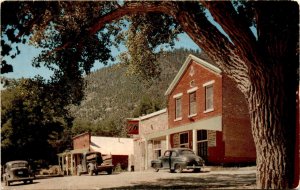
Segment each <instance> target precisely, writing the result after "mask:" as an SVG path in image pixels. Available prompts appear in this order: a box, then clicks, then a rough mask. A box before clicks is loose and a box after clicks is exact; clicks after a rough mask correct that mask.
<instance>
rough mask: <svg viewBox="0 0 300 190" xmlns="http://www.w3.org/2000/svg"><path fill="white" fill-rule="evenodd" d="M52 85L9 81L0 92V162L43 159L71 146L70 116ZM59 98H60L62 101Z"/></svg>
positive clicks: (51, 160) (27, 81) (37, 81)
mask: <svg viewBox="0 0 300 190" xmlns="http://www.w3.org/2000/svg"><path fill="white" fill-rule="evenodd" d="M56 88H57V86H56V84H55V83H46V82H45V81H44V80H43V79H41V78H34V79H20V80H10V81H9V82H8V83H7V85H6V86H5V89H4V90H1V152H2V154H1V160H2V161H3V162H4V163H5V162H7V161H9V160H14V159H25V160H32V161H33V160H45V161H47V162H50V163H51V162H52V163H54V162H55V161H56V160H57V156H56V154H57V153H60V152H62V151H64V150H65V149H66V148H70V146H71V129H70V127H71V124H72V117H70V116H69V114H68V110H67V109H66V104H67V105H68V104H69V101H65V100H64V96H62V95H61V94H59V92H58V91H56ZM61 97H62V98H61Z"/></svg>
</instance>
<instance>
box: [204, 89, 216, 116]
mask: <svg viewBox="0 0 300 190" xmlns="http://www.w3.org/2000/svg"><path fill="white" fill-rule="evenodd" d="M213 90H214V89H213V85H212V84H211V85H208V86H205V111H212V110H213V109H214V93H213V92H214V91H213Z"/></svg>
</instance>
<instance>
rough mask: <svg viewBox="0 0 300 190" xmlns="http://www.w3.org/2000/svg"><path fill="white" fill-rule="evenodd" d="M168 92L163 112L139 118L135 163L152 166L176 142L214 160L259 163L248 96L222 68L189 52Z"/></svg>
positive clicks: (175, 145) (216, 162)
mask: <svg viewBox="0 0 300 190" xmlns="http://www.w3.org/2000/svg"><path fill="white" fill-rule="evenodd" d="M165 95H166V97H167V102H168V103H167V105H168V106H167V109H166V110H164V111H165V113H164V114H163V116H160V114H157V113H153V114H149V115H146V116H142V117H140V118H139V119H137V118H135V122H136V121H139V123H138V124H137V123H135V125H138V126H139V127H138V130H136V134H137V135H134V139H135V140H134V141H135V142H134V152H135V167H136V166H139V169H140V170H143V169H147V168H149V166H150V164H149V163H150V160H151V159H155V158H157V157H158V156H159V155H160V154H162V153H163V151H164V150H165V149H168V148H176V147H187V148H190V149H193V150H194V152H195V153H196V154H197V155H199V156H201V157H203V158H204V159H205V160H206V161H207V163H210V164H229V163H254V162H255V160H256V151H255V146H254V141H253V137H252V132H251V127H250V119H249V113H248V108H247V105H246V101H245V99H244V97H243V95H242V93H241V92H240V91H239V90H238V89H237V88H236V85H235V84H234V82H233V81H232V80H231V79H230V78H228V77H227V76H226V75H224V74H223V73H222V71H221V70H220V69H219V68H218V67H216V66H214V65H213V64H211V63H208V62H206V61H204V60H202V59H199V58H197V57H195V56H193V55H189V56H188V58H187V59H186V61H185V62H184V64H183V66H182V67H181V69H180V70H179V72H178V74H177V75H176V77H175V78H174V80H173V81H172V83H171V84H170V86H169V88H168V89H167V91H166V93H165ZM158 113H162V111H161V112H158ZM166 118H167V120H166ZM130 122H134V121H133V120H129V123H130ZM157 144H159V145H157ZM157 147H160V149H159V150H160V152H159V153H158V151H156V149H158V148H157Z"/></svg>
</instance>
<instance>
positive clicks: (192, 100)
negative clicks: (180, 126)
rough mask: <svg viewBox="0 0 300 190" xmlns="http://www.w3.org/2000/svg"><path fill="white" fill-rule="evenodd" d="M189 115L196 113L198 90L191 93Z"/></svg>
mask: <svg viewBox="0 0 300 190" xmlns="http://www.w3.org/2000/svg"><path fill="white" fill-rule="evenodd" d="M189 100H190V101H189V116H193V115H196V113H197V103H196V91H194V92H191V93H189Z"/></svg>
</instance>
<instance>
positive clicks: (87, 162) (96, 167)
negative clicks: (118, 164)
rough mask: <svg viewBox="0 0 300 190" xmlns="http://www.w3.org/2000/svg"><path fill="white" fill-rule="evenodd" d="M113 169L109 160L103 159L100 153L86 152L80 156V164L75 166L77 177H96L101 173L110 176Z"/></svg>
mask: <svg viewBox="0 0 300 190" xmlns="http://www.w3.org/2000/svg"><path fill="white" fill-rule="evenodd" d="M113 167H114V166H113V165H112V160H111V158H110V159H108V160H106V159H103V157H102V154H101V153H100V152H86V153H83V154H82V159H81V163H80V164H79V165H78V166H77V175H81V174H84V173H88V174H89V175H93V174H95V175H98V173H99V172H102V171H105V172H107V174H112V171H113Z"/></svg>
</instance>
